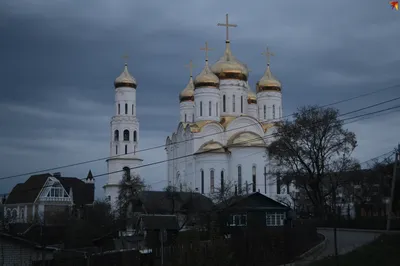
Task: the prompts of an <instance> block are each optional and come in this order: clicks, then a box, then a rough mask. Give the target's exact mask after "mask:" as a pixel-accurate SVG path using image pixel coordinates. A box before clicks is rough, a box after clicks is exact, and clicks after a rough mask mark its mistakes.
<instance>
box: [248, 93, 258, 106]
mask: <svg viewBox="0 0 400 266" xmlns="http://www.w3.org/2000/svg"><path fill="white" fill-rule="evenodd" d="M247 103H248V104H252V103H257V96H256V94H255V93H254V92H252V91H251V90H249V92H248V93H247Z"/></svg>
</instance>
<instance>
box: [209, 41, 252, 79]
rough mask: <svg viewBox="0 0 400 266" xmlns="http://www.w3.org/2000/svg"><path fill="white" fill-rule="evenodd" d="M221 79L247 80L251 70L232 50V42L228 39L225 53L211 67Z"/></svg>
mask: <svg viewBox="0 0 400 266" xmlns="http://www.w3.org/2000/svg"><path fill="white" fill-rule="evenodd" d="M211 70H212V72H214V74H216V75H217V76H218V77H219V78H220V79H239V80H244V81H247V78H248V76H249V71H248V69H247V67H246V66H245V65H244V64H243V63H241V62H240V61H239V60H237V59H236V58H235V57H234V56H233V55H232V52H231V48H230V42H229V41H226V48H225V53H224V55H223V56H222V57H221V58H220V59H219V60H218V61H217V62H216V63H215V64H214V65H213V66H212V67H211Z"/></svg>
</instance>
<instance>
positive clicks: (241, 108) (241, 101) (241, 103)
mask: <svg viewBox="0 0 400 266" xmlns="http://www.w3.org/2000/svg"><path fill="white" fill-rule="evenodd" d="M240 112H241V113H243V96H240Z"/></svg>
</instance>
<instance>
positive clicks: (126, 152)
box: [125, 145, 128, 154]
mask: <svg viewBox="0 0 400 266" xmlns="http://www.w3.org/2000/svg"><path fill="white" fill-rule="evenodd" d="M125 154H128V145H125Z"/></svg>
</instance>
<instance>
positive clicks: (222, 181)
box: [221, 170, 225, 194]
mask: <svg viewBox="0 0 400 266" xmlns="http://www.w3.org/2000/svg"><path fill="white" fill-rule="evenodd" d="M224 189H225V180H224V171H223V170H222V171H221V194H223V193H224Z"/></svg>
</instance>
